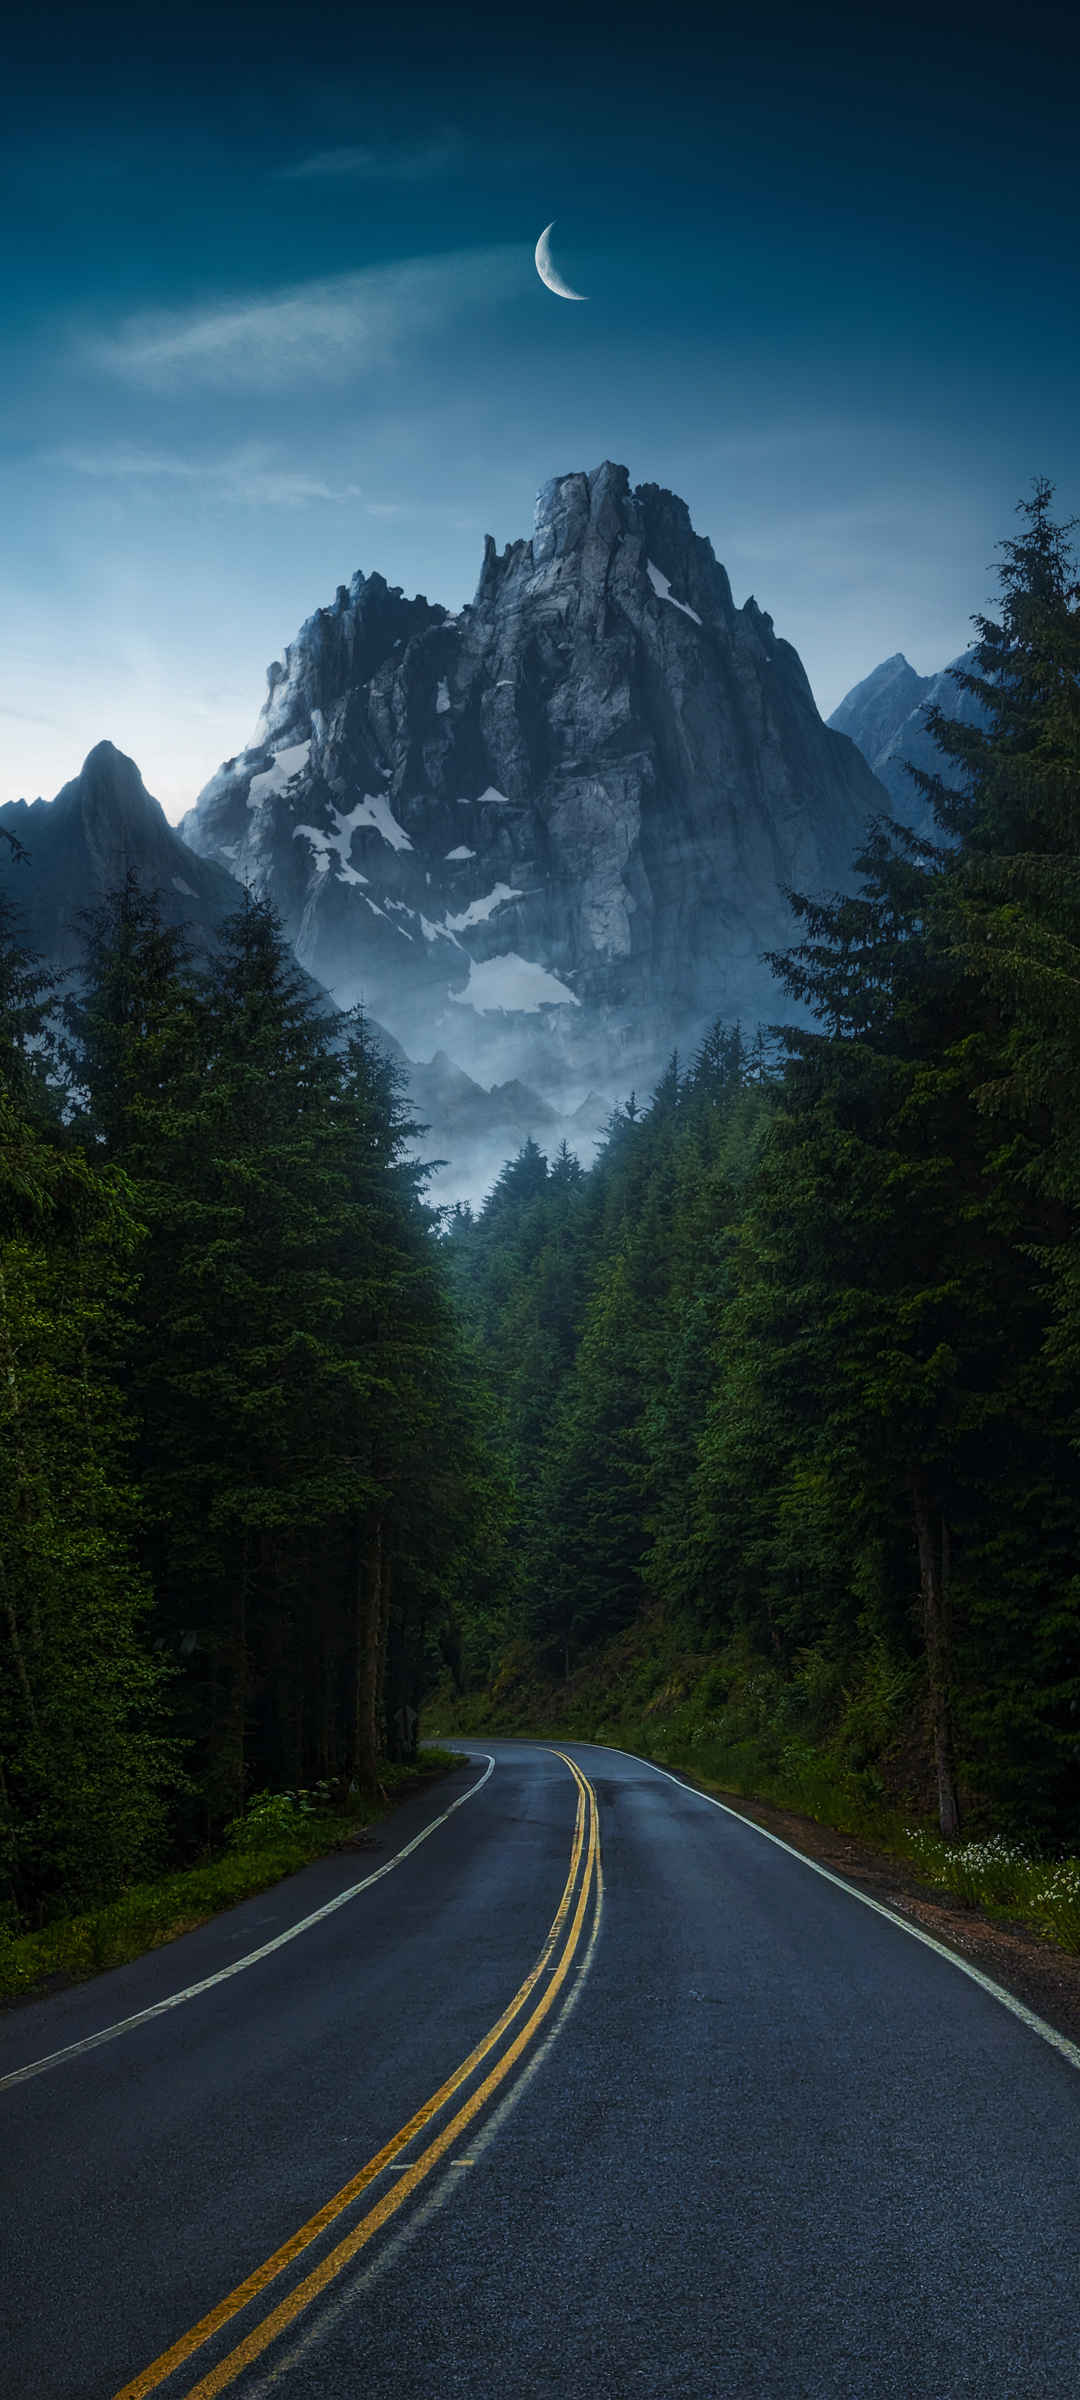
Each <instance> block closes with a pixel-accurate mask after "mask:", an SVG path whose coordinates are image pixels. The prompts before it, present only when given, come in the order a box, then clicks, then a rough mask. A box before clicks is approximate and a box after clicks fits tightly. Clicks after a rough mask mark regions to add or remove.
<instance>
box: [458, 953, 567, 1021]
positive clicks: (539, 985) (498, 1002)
mask: <svg viewBox="0 0 1080 2400" xmlns="http://www.w3.org/2000/svg"><path fill="white" fill-rule="evenodd" d="M450 998H451V1000H453V1001H454V1002H456V1004H457V1006H458V1007H459V1008H474V1009H475V1010H476V1013H477V1016H479V1017H483V1016H488V1015H489V1014H492V1013H493V1012H495V1011H498V1012H499V1013H501V1014H506V1013H512V1014H514V1015H519V1016H528V1017H534V1016H535V1015H536V1014H537V1012H538V1010H540V1009H541V1008H558V1007H563V1006H565V1005H566V1003H567V1002H569V1004H570V1006H571V1008H580V1006H581V1002H580V1000H579V999H578V997H577V994H576V992H572V991H570V989H569V987H568V985H566V984H565V983H560V981H559V978H558V976H557V975H552V974H550V973H549V971H548V969H547V968H546V967H541V966H539V965H538V964H537V963H536V961H535V959H531V958H521V957H519V955H518V952H517V951H516V950H502V951H500V952H499V954H498V956H497V957H496V958H479V959H475V958H474V959H473V961H472V964H471V966H470V968H469V980H468V982H467V984H466V985H465V988H464V990H463V991H460V992H451V994H450Z"/></svg>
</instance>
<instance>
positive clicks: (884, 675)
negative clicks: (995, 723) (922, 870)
mask: <svg viewBox="0 0 1080 2400" xmlns="http://www.w3.org/2000/svg"><path fill="white" fill-rule="evenodd" d="M974 659H975V651H974V649H971V650H964V651H961V653H960V656H959V658H954V659H952V660H950V663H949V665H948V666H947V667H943V668H942V669H941V670H940V672H939V673H938V674H937V675H917V674H916V672H915V669H914V667H912V666H910V665H909V664H908V661H907V659H906V658H905V657H904V654H903V651H902V650H897V651H894V653H893V656H892V657H891V658H885V659H883V660H882V662H881V665H880V666H879V667H875V668H874V669H873V671H872V673H871V674H869V675H865V676H864V677H863V680H862V682H861V683H857V684H855V685H854V686H853V687H852V689H851V691H850V692H848V693H847V695H846V697H845V698H844V699H843V700H841V702H840V706H839V708H835V709H834V710H833V713H832V715H831V717H830V718H829V724H830V725H831V726H832V728H833V731H834V732H836V733H845V734H847V735H848V736H849V738H850V739H851V740H852V741H853V742H855V743H856V744H857V746H858V748H859V749H860V750H861V751H862V754H863V757H864V758H865V760H866V762H867V765H868V766H869V767H871V768H872V769H873V772H874V774H875V775H876V776H877V779H878V782H879V783H881V784H883V785H884V787H885V790H886V791H887V793H888V795H889V799H890V802H891V804H892V810H891V813H892V815H893V816H896V817H900V818H902V819H903V821H904V823H905V824H908V825H912V826H914V827H915V829H916V830H917V831H918V832H920V833H922V832H925V833H927V834H931V835H933V834H934V833H935V832H936V827H935V824H934V818H933V813H932V811H931V809H930V807H929V805H928V803H927V802H926V800H924V798H923V796H922V793H921V792H920V791H919V790H918V788H917V786H916V784H915V782H914V780H913V778H912V777H911V776H910V775H909V774H908V773H907V767H908V764H909V763H910V764H911V765H912V766H915V767H921V768H922V769H923V771H924V773H926V774H928V775H934V774H937V775H942V774H943V775H944V776H945V780H946V782H948V780H949V773H948V762H947V761H946V760H945V759H944V758H943V756H942V753H941V751H940V750H939V749H938V746H937V743H936V742H935V740H934V738H933V735H932V734H931V732H930V730H929V727H928V725H927V721H926V720H927V714H928V711H929V710H930V709H931V708H940V709H941V710H943V712H944V714H945V715H946V716H947V717H956V718H958V719H959V721H960V723H961V724H965V725H981V724H982V722H983V713H984V712H983V710H982V707H981V706H980V703H979V702H978V700H976V699H975V698H974V696H973V694H972V693H970V692H965V691H964V690H963V689H962V687H961V685H960V684H958V683H957V682H956V680H955V670H956V668H958V667H959V668H961V669H969V668H970V667H971V666H972V664H973V662H974Z"/></svg>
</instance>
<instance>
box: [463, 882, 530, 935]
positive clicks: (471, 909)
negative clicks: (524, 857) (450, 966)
mask: <svg viewBox="0 0 1080 2400" xmlns="http://www.w3.org/2000/svg"><path fill="white" fill-rule="evenodd" d="M522 897H523V895H522V893H521V892H520V891H518V890H515V888H514V885H513V884H510V883H497V884H496V886H495V889H494V891H493V892H485V894H484V897H483V899H482V900H470V902H469V905H468V907H467V908H466V909H463V911H462V913H461V915H460V917H445V918H444V919H443V922H444V924H445V926H446V930H447V932H448V933H464V932H465V930H466V928H467V927H468V926H469V925H486V923H487V920H488V918H489V917H490V916H492V915H493V914H494V912H495V910H496V909H497V908H501V907H502V905H503V902H504V901H505V900H520V899H521V898H522Z"/></svg>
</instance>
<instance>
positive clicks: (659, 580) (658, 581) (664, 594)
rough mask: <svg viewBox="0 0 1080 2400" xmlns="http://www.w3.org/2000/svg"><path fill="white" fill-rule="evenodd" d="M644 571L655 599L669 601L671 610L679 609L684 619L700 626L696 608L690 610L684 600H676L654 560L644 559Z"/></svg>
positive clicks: (666, 579) (665, 577)
mask: <svg viewBox="0 0 1080 2400" xmlns="http://www.w3.org/2000/svg"><path fill="white" fill-rule="evenodd" d="M645 569H646V573H647V575H648V578H649V582H650V583H651V585H652V588H653V590H654V592H655V593H656V595H657V598H658V599H660V600H670V602H671V605H672V608H681V610H682V613H683V615H684V617H692V618H693V620H694V623H695V625H700V623H701V618H700V617H699V615H698V613H697V610H696V608H691V607H690V606H689V605H688V603H687V602H686V601H685V600H676V598H675V594H674V592H673V591H672V588H671V585H670V583H669V581H668V578H667V576H666V575H662V574H661V573H660V569H659V567H658V566H657V565H656V563H655V560H653V559H651V558H648V559H646V561H645Z"/></svg>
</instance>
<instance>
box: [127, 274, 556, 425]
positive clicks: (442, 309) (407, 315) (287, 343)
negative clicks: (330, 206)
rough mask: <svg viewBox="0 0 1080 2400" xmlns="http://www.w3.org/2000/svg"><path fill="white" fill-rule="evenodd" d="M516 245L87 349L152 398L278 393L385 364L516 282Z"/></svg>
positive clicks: (270, 295) (310, 287)
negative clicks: (211, 391)
mask: <svg viewBox="0 0 1080 2400" xmlns="http://www.w3.org/2000/svg"><path fill="white" fill-rule="evenodd" d="M527 265H528V262H527V261H524V260H523V254H522V251H521V250H520V249H519V248H517V247H516V246H514V247H510V246H506V247H500V248H498V249H487V250H459V251H451V252H448V253H447V254H446V255H445V256H443V257H434V258H412V259H404V260H400V261H399V262H397V263H396V264H395V265H392V266H385V267H369V268H366V269H365V270H364V271H362V272H361V273H359V274H354V275H336V276H332V277H327V278H325V279H324V280H321V281H319V282H313V283H303V284H293V285H289V286H287V287H286V288H285V289H282V290H277V291H271V292H260V293H257V294H256V293H251V294H246V295H241V296H240V297H238V298H234V299H229V300H219V301H216V302H214V303H212V304H211V305H210V306H208V307H206V308H201V309H192V310H185V311H170V312H169V313H168V314H161V315H153V316H137V317H129V318H128V319H127V320H126V322H125V323H124V324H122V325H121V326H120V327H119V328H118V329H117V331H116V332H114V333H109V334H104V335H99V336H96V337H94V338H93V339H91V341H90V342H89V344H88V351H89V356H90V358H91V361H92V363H93V364H95V365H96V366H98V367H99V368H102V369H104V370H105V371H106V372H107V373H109V374H112V375H119V376H122V377H123V378H124V380H125V381H126V382H130V383H138V384H144V385H148V386H150V387H152V388H157V389H166V390H174V389H176V388H178V387H182V386H189V385H192V384H197V385H204V386H205V385H212V386H214V387H216V388H218V389H235V390H243V389H252V388H257V389H260V390H269V389H282V388H284V387H285V386H287V385H290V384H293V383H297V382H304V383H307V384H310V383H312V382H324V383H326V382H337V381H342V380H344V379H345V378H346V377H348V376H354V375H362V374H370V373H372V372H374V371H375V370H377V369H379V368H381V367H384V366H386V364H387V363H388V362H389V360H390V359H392V358H393V357H394V356H396V355H397V353H398V352H399V350H400V349H401V348H402V347H403V345H405V344H407V343H408V342H409V341H410V340H411V339H413V338H415V337H416V336H419V335H422V334H426V333H429V332H431V331H432V330H433V329H435V328H437V327H438V326H439V325H441V324H446V323H449V322H451V321H452V320H453V319H454V318H455V317H456V316H458V315H461V314H463V313H465V312H466V311H468V310H470V309H474V308H480V307H484V306H490V304H491V303H492V302H493V301H496V300H498V299H501V298H503V297H504V296H505V295H506V294H507V293H508V292H510V291H512V290H513V289H514V287H515V286H516V285H517V284H518V283H519V282H523V281H524V279H525V275H526V268H527Z"/></svg>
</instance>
